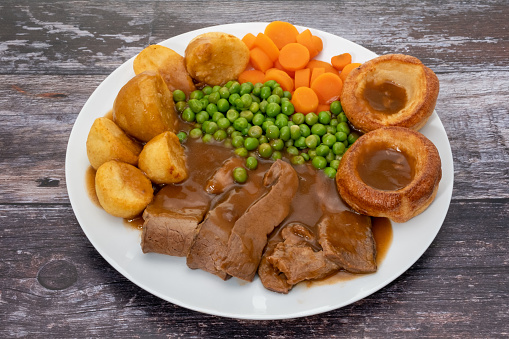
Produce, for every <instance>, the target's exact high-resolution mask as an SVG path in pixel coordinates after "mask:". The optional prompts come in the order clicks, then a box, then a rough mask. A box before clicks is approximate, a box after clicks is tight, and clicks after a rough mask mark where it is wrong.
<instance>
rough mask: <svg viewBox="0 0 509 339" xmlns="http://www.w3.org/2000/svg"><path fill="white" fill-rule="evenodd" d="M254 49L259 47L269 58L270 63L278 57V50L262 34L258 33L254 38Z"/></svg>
mask: <svg viewBox="0 0 509 339" xmlns="http://www.w3.org/2000/svg"><path fill="white" fill-rule="evenodd" d="M254 47H260V49H261V50H262V51H264V52H265V54H267V55H268V56H269V58H270V60H272V62H274V61H276V60H277V58H278V57H279V48H277V46H276V44H275V43H274V42H272V40H270V38H269V37H268V36H266V35H265V34H263V33H258V35H257V36H256V38H255V41H254Z"/></svg>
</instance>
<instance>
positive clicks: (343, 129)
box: [336, 122, 350, 135]
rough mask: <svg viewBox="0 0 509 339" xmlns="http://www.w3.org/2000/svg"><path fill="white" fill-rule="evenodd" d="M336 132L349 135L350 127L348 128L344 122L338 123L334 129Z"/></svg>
mask: <svg viewBox="0 0 509 339" xmlns="http://www.w3.org/2000/svg"><path fill="white" fill-rule="evenodd" d="M336 130H337V131H338V132H343V133H345V134H347V135H348V134H350V127H349V126H348V124H347V123H346V122H340V123H339V124H338V126H337V127H336Z"/></svg>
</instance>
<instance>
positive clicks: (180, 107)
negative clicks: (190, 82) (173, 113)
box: [175, 101, 187, 112]
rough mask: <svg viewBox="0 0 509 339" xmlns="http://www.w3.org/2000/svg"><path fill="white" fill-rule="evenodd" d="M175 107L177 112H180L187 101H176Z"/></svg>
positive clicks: (184, 107)
mask: <svg viewBox="0 0 509 339" xmlns="http://www.w3.org/2000/svg"><path fill="white" fill-rule="evenodd" d="M175 108H176V109H177V112H182V111H184V110H185V109H186V108H187V102H185V101H179V102H176V103H175Z"/></svg>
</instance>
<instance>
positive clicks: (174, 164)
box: [138, 132, 187, 184]
mask: <svg viewBox="0 0 509 339" xmlns="http://www.w3.org/2000/svg"><path fill="white" fill-rule="evenodd" d="M138 167H139V168H140V169H141V170H142V171H143V172H145V174H147V176H148V177H149V178H150V180H152V182H154V183H156V184H171V183H177V182H181V181H183V180H185V179H186V178H187V168H186V157H185V154H184V148H183V147H182V146H181V145H180V140H179V138H178V137H177V136H176V135H175V134H174V133H172V132H164V133H161V134H159V135H158V136H156V137H155V138H154V139H152V140H150V141H149V142H147V144H146V145H145V147H143V150H142V151H141V153H140V158H139V161H138Z"/></svg>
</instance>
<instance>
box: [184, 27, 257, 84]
mask: <svg viewBox="0 0 509 339" xmlns="http://www.w3.org/2000/svg"><path fill="white" fill-rule="evenodd" d="M185 62H186V68H187V71H188V72H189V74H190V75H191V77H193V79H195V80H197V81H198V82H201V83H205V84H208V85H211V86H215V85H223V84H225V83H226V82H227V81H229V80H232V79H237V78H238V76H239V74H240V73H242V71H244V69H246V66H247V64H248V63H249V49H248V48H247V46H246V44H245V43H244V42H242V41H241V40H240V39H239V38H237V37H235V36H233V35H230V34H226V33H219V32H210V33H204V34H201V35H198V36H197V37H196V38H194V39H193V40H191V42H190V43H189V45H187V48H186V52H185Z"/></svg>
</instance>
